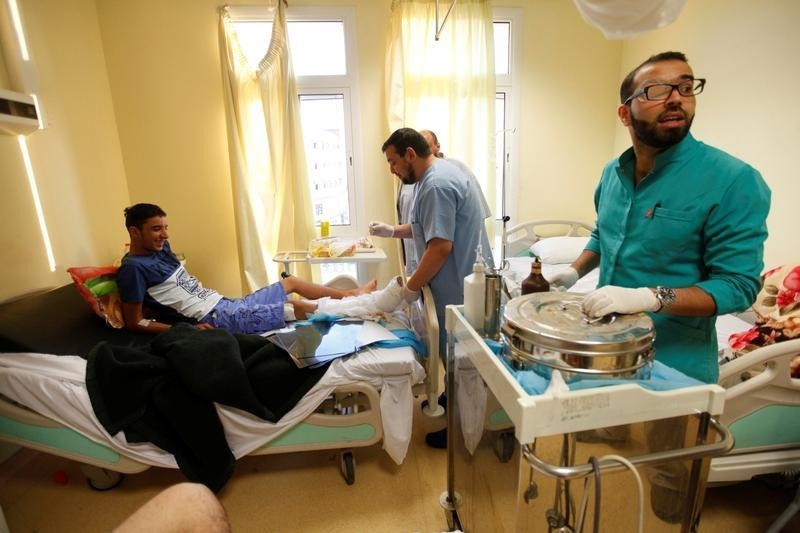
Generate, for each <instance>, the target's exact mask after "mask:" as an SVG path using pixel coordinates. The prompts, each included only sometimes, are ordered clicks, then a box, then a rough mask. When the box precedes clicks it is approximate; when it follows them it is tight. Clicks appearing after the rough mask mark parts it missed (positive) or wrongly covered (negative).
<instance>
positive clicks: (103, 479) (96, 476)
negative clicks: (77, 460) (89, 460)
mask: <svg viewBox="0 0 800 533" xmlns="http://www.w3.org/2000/svg"><path fill="white" fill-rule="evenodd" d="M81 471H82V472H83V475H85V476H86V484H87V485H89V487H91V488H92V489H93V490H97V491H101V492H102V491H106V490H111V489H115V488H117V487H118V486H119V484H120V483H122V478H123V477H124V475H123V474H120V473H119V472H114V471H112V470H106V469H105V468H100V467H97V466H92V465H81Z"/></svg>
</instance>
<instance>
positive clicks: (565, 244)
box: [530, 237, 589, 265]
mask: <svg viewBox="0 0 800 533" xmlns="http://www.w3.org/2000/svg"><path fill="white" fill-rule="evenodd" d="M588 242H589V237H547V238H546V239H541V240H538V241H536V242H535V243H533V245H531V248H530V250H531V253H533V254H534V255H536V256H538V257H539V259H540V260H541V261H542V263H544V264H547V265H557V264H561V263H567V264H569V263H572V262H573V261H575V260H576V259H577V258H578V256H579V255H581V252H582V251H583V249H584V248H586V244H587V243H588Z"/></svg>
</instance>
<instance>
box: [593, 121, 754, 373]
mask: <svg viewBox="0 0 800 533" xmlns="http://www.w3.org/2000/svg"><path fill="white" fill-rule="evenodd" d="M635 163H636V161H635V155H634V153H633V149H632V148H631V149H628V150H627V151H626V152H624V153H623V154H622V155H621V156H620V157H619V158H618V159H615V160H613V161H611V162H610V163H609V164H608V165H606V167H605V169H604V170H603V174H602V177H601V178H600V183H599V185H598V186H597V189H596V191H595V197H594V200H595V209H596V211H597V223H596V226H595V227H596V229H595V230H594V232H593V233H592V237H591V239H590V240H589V244H588V245H587V248H588V249H590V250H592V251H594V252H596V253H598V254H600V282H599V285H598V286H603V285H618V286H622V287H655V286H656V285H663V286H666V287H673V288H680V287H689V286H693V285H695V286H698V287H700V288H701V289H703V290H704V291H705V292H707V293H708V294H709V295H710V296H711V297H712V298H713V299H714V301H715V302H716V306H717V314H725V313H731V312H736V311H743V310H744V309H746V308H747V307H748V306H750V305H751V304H752V303H753V301H754V300H755V297H756V295H757V294H758V291H759V289H760V286H761V283H760V274H761V270H762V269H763V252H764V240H765V239H766V238H767V226H766V217H767V214H768V213H769V206H770V190H769V188H768V187H767V185H766V183H765V182H764V180H763V179H762V177H761V175H760V174H759V172H758V171H757V170H755V169H754V168H752V167H751V166H749V165H748V164H746V163H744V162H743V161H740V160H738V159H736V158H734V157H732V156H730V155H729V154H726V153H725V152H723V151H721V150H718V149H716V148H713V147H711V146H708V145H705V144H703V143H701V142H699V141H697V140H695V139H694V137H692V135H691V134H688V135H687V136H686V137H685V138H684V139H683V140H682V141H681V142H680V143H678V144H676V145H675V146H672V147H670V148H669V149H667V150H665V151H664V152H662V153H661V154H659V155H658V156H657V157H656V161H655V165H654V167H653V170H652V171H651V172H650V173H649V174H648V175H647V176H645V178H644V179H643V180H642V181H641V182H640V183H639V185H638V186H637V187H635V188H634V172H635ZM651 317H652V318H653V321H654V322H655V326H656V340H655V348H656V358H657V359H658V360H660V361H662V362H664V363H665V364H667V365H669V366H671V367H673V368H676V369H678V370H680V371H681V372H683V373H685V374H687V375H689V376H692V377H694V378H696V379H699V380H701V381H704V382H706V383H716V381H717V378H718V377H719V367H718V364H717V337H716V332H715V328H714V323H715V317H713V316H712V317H683V316H672V315H669V314H655V313H654V314H651Z"/></svg>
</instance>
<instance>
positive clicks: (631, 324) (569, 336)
mask: <svg viewBox="0 0 800 533" xmlns="http://www.w3.org/2000/svg"><path fill="white" fill-rule="evenodd" d="M583 297H584V295H583V294H577V293H570V292H537V293H533V294H526V295H525V296H520V297H518V298H514V299H512V300H510V301H509V302H508V303H507V304H506V308H505V313H504V319H505V322H504V324H503V333H504V334H506V335H507V336H510V337H512V339H509V340H512V341H522V342H523V343H531V344H534V345H536V346H540V347H542V348H546V349H550V350H554V351H559V352H571V353H585V354H598V355H599V354H612V353H614V354H620V353H630V352H638V351H640V350H643V349H646V348H648V347H649V346H650V345H651V344H652V342H653V339H654V338H655V327H654V326H653V321H652V320H651V319H650V317H649V316H647V315H646V314H645V313H636V314H631V315H617V314H611V315H608V316H606V317H603V318H600V319H591V318H589V317H588V316H587V315H586V314H584V313H583V309H582V307H581V306H582V302H583ZM514 344H518V342H514Z"/></svg>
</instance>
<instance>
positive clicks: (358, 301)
mask: <svg viewBox="0 0 800 533" xmlns="http://www.w3.org/2000/svg"><path fill="white" fill-rule="evenodd" d="M166 217H167V214H166V213H165V212H164V211H163V210H162V209H161V208H160V207H159V206H157V205H155V204H136V205H133V206H130V207H128V208H126V209H125V227H126V228H127V230H128V234H129V236H130V252H129V253H128V254H127V255H126V256H125V257H124V258H123V259H122V264H121V265H120V268H119V271H118V272H117V285H118V286H119V294H120V298H121V300H122V313H123V316H124V318H125V327H127V328H128V329H130V330H132V331H140V332H150V333H159V332H162V331H165V330H166V329H169V328H170V323H169V322H174V321H180V320H184V321H185V320H189V321H194V322H195V323H196V327H197V328H198V329H206V328H214V327H216V328H224V329H226V330H228V331H230V332H231V333H262V332H264V331H270V330H273V329H278V328H282V327H284V326H285V324H286V320H295V319H304V318H306V317H307V316H308V315H309V314H311V313H313V312H316V311H317V310H319V311H320V312H325V313H328V314H337V315H347V316H364V315H377V314H380V313H390V312H392V311H394V310H395V309H397V308H398V307H400V305H401V304H402V303H403V302H404V301H403V297H402V291H401V280H400V278H399V277H398V278H395V279H393V280H392V281H391V282H390V283H389V284H388V285H387V286H386V287H385V288H384V289H382V290H380V291H376V290H375V289H376V287H377V282H376V281H375V280H372V281H370V282H369V283H367V284H365V285H362V286H361V287H358V288H356V289H351V290H342V289H336V288H333V287H326V286H324V285H317V284H315V283H311V282H309V281H305V280H303V279H300V278H297V277H295V276H289V277H287V278H284V279H282V280H280V281H278V282H275V283H273V284H271V285H268V286H266V287H263V288H261V289H259V290H257V291H255V292H253V293H250V294H248V295H246V296H244V297H242V298H226V297H224V296H222V295H221V294H219V293H218V292H217V291H215V290H213V289H207V288H205V287H203V285H202V284H201V283H200V282H199V281H198V280H197V278H195V277H194V276H193V275H191V274H189V273H188V272H187V271H186V269H185V268H184V267H183V265H181V263H180V261H179V260H178V258H177V257H176V256H175V254H174V253H172V249H171V248H170V245H169V241H168V240H167V239H168V238H169V235H168V234H167V229H168V225H167V218H166ZM292 293H295V294H297V295H299V296H300V297H301V298H300V299H291V300H290V299H288V295H289V294H292ZM343 298H344V299H345V300H342V301H341V302H339V301H338V300H341V299H343ZM153 315H155V318H154V317H153ZM165 317H169V318H165Z"/></svg>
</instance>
